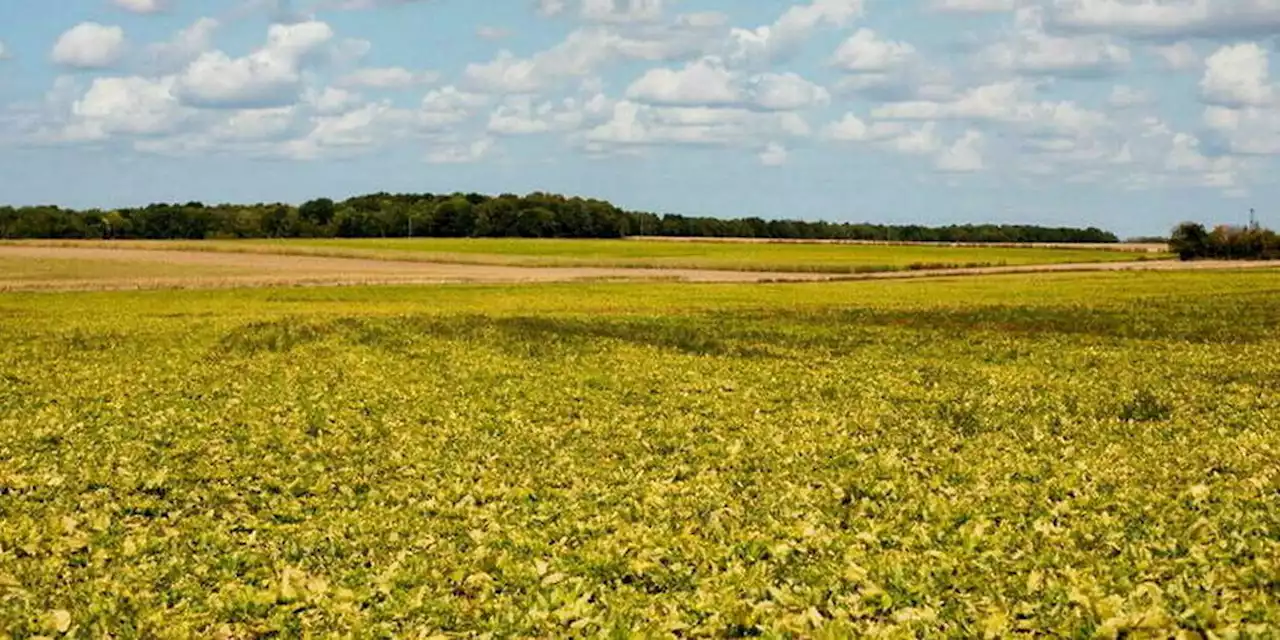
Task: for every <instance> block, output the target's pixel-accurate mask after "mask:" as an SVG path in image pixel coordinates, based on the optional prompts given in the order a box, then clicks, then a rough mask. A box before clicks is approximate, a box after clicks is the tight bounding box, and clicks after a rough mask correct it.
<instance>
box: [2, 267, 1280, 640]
mask: <svg viewBox="0 0 1280 640" xmlns="http://www.w3.org/2000/svg"><path fill="white" fill-rule="evenodd" d="M1277 327H1280V273H1276V272H1249V273H1245V272H1212V273H1209V272H1205V273H1197V272H1181V273H1099V274H1041V275H1023V276H1000V277H989V278H972V279H945V280H944V279H939V280H927V281H892V282H890V281H886V282H857V283H823V284H788V285H781V284H779V285H681V284H643V285H638V284H590V285H584V284H565V285H538V286H528V285H526V286H519V287H515V286H512V287H499V286H438V287H365V288H315V289H261V290H234V291H232V290H219V291H181V292H174V291H152V292H128V293H103V292H97V293H57V294H51V293H43V294H35V293H26V294H18V293H12V294H3V295H0V344H3V349H0V630H3V631H0V636H3V635H5V634H6V633H7V634H8V635H9V636H11V637H14V638H28V637H34V636H45V637H60V636H67V637H77V638H103V637H112V638H165V637H173V638H193V637H200V638H209V637H212V638H218V637H220V638H257V637H290V638H291V637H334V636H336V637H355V638H392V637H396V638H402V637H407V638H412V637H475V636H485V635H487V636H488V637H494V638H498V637H558V636H600V635H611V636H615V637H630V636H642V637H644V636H648V637H666V636H673V635H674V636H679V637H694V636H714V637H725V636H752V635H755V636H764V637H831V638H843V637H851V636H864V635H881V636H886V637H965V638H968V637H981V636H983V635H987V636H991V637H1006V636H1011V635H1014V634H1019V633H1024V634H1028V635H1038V636H1065V637H1081V638H1084V637H1094V636H1102V637H1121V636H1127V637H1142V636H1144V635H1146V636H1149V637H1174V636H1177V637H1186V638H1203V637H1217V638H1231V637H1241V638H1245V637H1258V638H1265V637H1276V636H1277V635H1278V634H1280V358H1277V353H1280V330H1278V329H1277Z"/></svg>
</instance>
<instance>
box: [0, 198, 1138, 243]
mask: <svg viewBox="0 0 1280 640" xmlns="http://www.w3.org/2000/svg"><path fill="white" fill-rule="evenodd" d="M406 236H415V237H527V238H620V237H624V236H686V237H695V238H712V237H714V238H726V237H740V238H768V239H804V240H876V241H889V242H978V243H997V242H1016V243H1027V242H1044V243H1113V242H1119V239H1118V238H1117V237H1116V236H1115V235H1114V234H1112V233H1110V232H1108V231H1104V230H1102V229H1097V228H1094V227H1090V228H1087V229H1077V228H1069V227H1040V226H1032V225H994V224H979V225H973V224H968V225H949V226H942V227H927V226H920V225H881V224H870V223H848V222H840V223H836V222H810V221H803V220H786V219H775V220H765V219H763V218H758V217H751V218H735V219H722V218H711V217H693V216H683V215H676V214H656V213H648V212H641V211H625V210H623V209H620V208H618V207H616V206H614V205H613V204H610V203H608V202H605V201H603V200H596V199H590V198H578V197H567V196H562V195H555V194H549V193H531V194H529V195H525V196H517V195H512V194H503V195H500V196H496V197H493V196H487V195H481V194H476V193H467V194H462V193H454V194H441V195H437V194H429V193H425V194H390V193H374V194H369V195H363V196H357V197H353V198H348V199H346V200H343V201H341V202H334V201H333V200H330V199H328V198H320V199H316V200H311V201H309V202H307V203H305V204H303V205H302V206H293V205H287V204H279V203H269V204H268V203H257V204H220V205H207V204H203V203H199V202H189V203H187V204H152V205H148V206H145V207H135V208H127V209H116V210H108V211H104V210H100V209H92V210H87V211H77V210H71V209H63V208H59V207H55V206H37V207H18V208H14V207H0V238H81V239H93V238H140V239H193V240H194V239H205V238H290V237H308V238H313V237H341V238H368V237H384V238H389V237H406Z"/></svg>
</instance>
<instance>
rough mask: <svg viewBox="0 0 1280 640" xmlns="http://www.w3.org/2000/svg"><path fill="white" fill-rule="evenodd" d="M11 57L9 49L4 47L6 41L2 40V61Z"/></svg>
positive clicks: (0, 51) (0, 54) (0, 48)
mask: <svg viewBox="0 0 1280 640" xmlns="http://www.w3.org/2000/svg"><path fill="white" fill-rule="evenodd" d="M11 57H12V54H10V53H9V49H8V48H7V47H5V46H4V41H3V40H0V60H8V59H9V58H11Z"/></svg>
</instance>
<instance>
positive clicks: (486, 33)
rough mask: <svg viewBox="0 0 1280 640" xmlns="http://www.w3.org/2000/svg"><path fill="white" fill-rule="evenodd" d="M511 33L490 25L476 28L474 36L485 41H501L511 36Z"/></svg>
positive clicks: (508, 30)
mask: <svg viewBox="0 0 1280 640" xmlns="http://www.w3.org/2000/svg"><path fill="white" fill-rule="evenodd" d="M512 33H513V32H512V31H511V30H510V29H506V28H504V27H495V26H492V25H480V26H479V27H476V36H478V37H480V38H483V39H485V40H503V39H505V38H510V37H511V36H512Z"/></svg>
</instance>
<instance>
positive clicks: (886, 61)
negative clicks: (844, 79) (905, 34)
mask: <svg viewBox="0 0 1280 640" xmlns="http://www.w3.org/2000/svg"><path fill="white" fill-rule="evenodd" d="M915 55H916V48H915V47H914V46H912V45H911V44H909V43H906V42H895V41H892V40H885V39H883V38H881V37H880V36H879V35H877V34H876V32H875V31H872V30H871V29H866V28H863V29H858V31H857V32H855V33H854V34H853V35H852V36H850V37H849V39H847V40H845V41H844V42H842V43H841V44H840V47H839V48H838V49H836V52H835V55H833V56H832V57H831V63H832V64H833V65H834V66H836V67H837V68H839V69H841V70H844V71H853V72H875V73H884V72H887V71H891V70H893V69H897V68H900V67H902V66H904V65H906V64H908V63H910V62H911V60H912V59H913V58H914V57H915Z"/></svg>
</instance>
